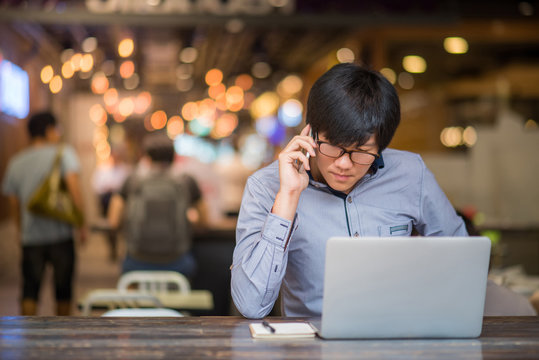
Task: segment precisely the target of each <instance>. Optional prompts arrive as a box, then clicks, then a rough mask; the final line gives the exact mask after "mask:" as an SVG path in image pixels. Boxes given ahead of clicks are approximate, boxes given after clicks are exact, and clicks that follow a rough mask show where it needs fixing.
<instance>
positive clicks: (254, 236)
mask: <svg viewBox="0 0 539 360" xmlns="http://www.w3.org/2000/svg"><path fill="white" fill-rule="evenodd" d="M309 130H310V126H306V127H305V128H303V130H302V131H301V133H300V135H298V136H295V137H294V138H293V139H292V140H291V141H290V142H289V143H288V144H287V145H286V147H285V148H284V149H283V150H282V151H281V153H280V154H279V190H278V192H277V194H274V195H272V194H270V193H268V190H267V189H266V188H265V186H264V185H263V184H262V183H260V182H259V181H258V180H257V179H256V178H255V177H250V178H249V179H248V180H247V184H246V186H245V191H244V193H243V198H242V203H241V209H240V215H239V218H238V224H237V226H236V247H235V248H234V256H233V265H232V268H231V270H232V280H231V291H232V299H233V300H234V303H235V304H236V307H237V308H238V310H239V311H240V312H241V313H242V314H243V315H244V316H245V317H248V318H261V317H264V316H266V315H267V314H268V313H269V312H270V311H271V309H272V308H273V305H274V303H275V300H276V299H277V296H278V295H279V289H280V287H281V282H282V280H283V277H284V275H285V270H286V265H287V261H288V247H287V244H288V240H289V238H290V237H291V234H292V231H293V227H294V219H295V214H296V209H297V206H298V202H299V197H300V195H301V192H302V191H303V190H305V189H306V188H307V186H308V184H309V176H308V175H307V173H306V171H305V169H307V170H309V169H310V164H309V158H308V157H307V156H306V155H305V153H304V151H307V152H309V153H310V154H311V156H316V153H315V152H314V147H315V145H316V144H315V143H314V139H313V138H312V137H311V136H308V133H309Z"/></svg>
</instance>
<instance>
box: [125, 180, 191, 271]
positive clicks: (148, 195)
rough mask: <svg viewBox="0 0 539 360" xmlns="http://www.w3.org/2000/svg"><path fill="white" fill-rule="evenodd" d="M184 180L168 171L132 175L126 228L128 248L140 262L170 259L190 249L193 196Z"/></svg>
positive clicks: (126, 213)
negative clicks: (190, 215)
mask: <svg viewBox="0 0 539 360" xmlns="http://www.w3.org/2000/svg"><path fill="white" fill-rule="evenodd" d="M188 191H189V190H188V186H187V184H186V182H185V181H183V179H174V178H173V177H172V176H171V175H170V174H168V173H157V174H152V175H148V176H146V177H143V178H137V177H135V178H133V180H132V183H131V184H130V186H129V188H128V193H127V203H126V211H125V212H124V214H125V219H124V231H125V236H126V242H127V251H128V253H129V255H130V256H132V257H133V258H135V259H138V260H141V261H148V262H154V263H165V262H170V261H173V260H175V259H177V258H178V257H180V256H181V255H182V254H184V253H185V252H187V251H188V250H189V249H190V248H191V226H190V223H189V220H188V219H187V210H188V208H189V206H190V199H191V196H190V194H189V192H188Z"/></svg>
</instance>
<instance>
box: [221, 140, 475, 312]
mask: <svg viewBox="0 0 539 360" xmlns="http://www.w3.org/2000/svg"><path fill="white" fill-rule="evenodd" d="M383 157H384V167H383V168H380V169H378V171H377V172H376V173H374V174H372V175H371V174H367V175H365V176H364V177H363V178H362V179H361V180H360V181H359V182H358V183H357V184H356V186H355V187H354V189H353V190H352V191H351V192H350V193H349V194H348V195H345V194H342V193H340V194H338V193H335V192H334V191H332V189H330V188H328V186H327V185H325V184H322V183H319V182H316V181H314V180H312V179H311V181H310V183H309V186H308V187H307V188H306V189H305V190H304V191H303V192H302V194H301V197H300V200H299V204H298V207H297V210H296V216H295V219H294V221H293V222H290V221H288V220H286V219H283V218H281V217H279V216H276V215H274V214H272V213H271V208H272V206H273V203H274V201H275V195H276V194H277V192H278V190H279V167H278V162H277V161H276V162H274V163H272V164H271V165H269V166H267V167H265V168H263V169H260V170H258V171H257V172H255V173H254V174H253V175H251V176H250V177H249V179H248V181H247V184H246V187H245V190H244V193H243V199H242V204H241V209H240V214H239V218H238V224H237V228H236V248H235V250H234V257H233V265H232V281H231V286H232V298H233V299H234V303H235V304H236V307H237V308H238V310H239V311H240V312H241V313H242V314H243V315H244V316H246V317H249V318H261V317H264V316H266V315H267V314H268V313H269V312H270V311H271V309H272V307H273V304H274V302H275V300H276V299H277V296H278V294H279V289H281V292H282V293H281V295H282V304H281V305H282V311H283V315H285V316H320V314H321V311H322V294H323V285H324V284H323V279H324V261H325V248H326V242H327V240H328V239H329V238H330V237H332V236H356V237H358V239H360V238H361V237H362V236H407V235H410V234H411V232H412V228H415V229H416V230H417V232H418V233H419V234H421V235H424V236H467V232H466V228H465V225H464V222H463V221H462V219H461V218H460V217H459V216H458V215H457V214H456V212H455V209H454V208H453V206H452V205H451V203H450V202H449V200H448V199H447V197H446V196H445V194H444V192H443V191H442V190H441V189H440V187H439V186H438V183H437V182H436V180H435V178H434V176H433V174H432V173H431V172H430V171H429V170H428V169H427V167H426V166H425V163H424V162H423V160H422V159H421V157H420V156H419V155H417V154H413V153H409V152H405V151H398V150H393V149H386V150H384V152H383ZM351 286H353V284H351Z"/></svg>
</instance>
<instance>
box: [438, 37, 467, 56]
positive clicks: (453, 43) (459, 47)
mask: <svg viewBox="0 0 539 360" xmlns="http://www.w3.org/2000/svg"><path fill="white" fill-rule="evenodd" d="M444 49H445V51H447V52H448V53H450V54H465V53H467V52H468V42H467V41H466V39H464V38H461V37H458V36H451V37H446V38H445V39H444Z"/></svg>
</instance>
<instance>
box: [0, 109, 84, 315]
mask: <svg viewBox="0 0 539 360" xmlns="http://www.w3.org/2000/svg"><path fill="white" fill-rule="evenodd" d="M28 133H29V135H30V139H31V140H30V147H29V148H27V149H25V150H23V151H21V152H20V153H18V154H17V155H15V156H14V157H13V158H12V159H11V161H10V162H9V165H8V168H7V172H6V174H5V177H4V180H3V192H4V194H5V195H7V196H8V198H9V202H10V207H11V213H12V215H13V217H14V218H15V223H16V224H17V228H18V230H19V231H18V236H19V237H20V239H19V241H20V244H21V246H22V299H21V313H22V315H36V313H37V302H38V296H39V290H40V286H41V282H42V278H43V274H44V271H45V266H46V265H47V264H50V265H51V266H52V269H53V273H54V287H55V297H56V313H57V315H69V313H70V308H71V299H72V293H73V275H74V268H75V246H74V240H73V239H74V236H73V227H72V226H71V225H70V224H68V223H67V222H63V221H59V220H55V219H52V218H49V217H44V216H39V215H35V214H33V213H31V212H29V211H28V209H27V206H26V204H27V203H28V201H29V199H30V198H31V197H32V195H33V194H34V192H35V191H36V189H37V188H38V187H39V186H40V185H41V183H42V182H43V180H44V179H45V178H46V177H47V176H48V175H49V173H50V171H51V169H52V166H53V162H54V161H55V158H56V155H57V153H58V151H59V146H58V144H59V143H60V137H61V132H60V129H59V127H58V126H57V124H56V118H55V117H54V115H53V114H51V113H49V112H42V113H37V114H35V115H33V116H31V117H30V119H29V121H28ZM62 146H63V149H62V157H61V173H62V176H63V178H64V180H65V182H66V184H67V188H68V191H69V193H70V194H71V197H72V199H73V202H74V203H75V206H76V207H77V208H78V209H79V210H81V211H82V209H83V206H82V205H83V204H82V195H81V192H80V182H79V169H80V164H79V160H78V157H77V154H76V153H75V151H74V149H73V148H72V147H71V146H69V145H62ZM79 237H80V239H81V240H82V241H84V239H85V231H84V230H83V228H81V229H80V231H79Z"/></svg>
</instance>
